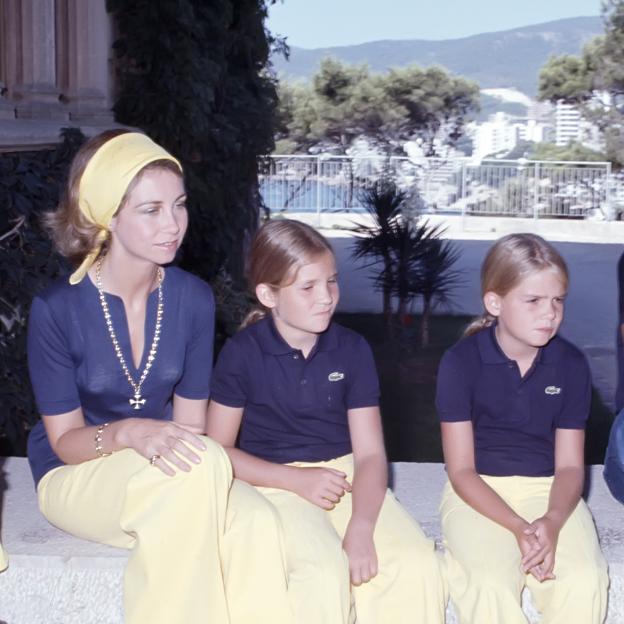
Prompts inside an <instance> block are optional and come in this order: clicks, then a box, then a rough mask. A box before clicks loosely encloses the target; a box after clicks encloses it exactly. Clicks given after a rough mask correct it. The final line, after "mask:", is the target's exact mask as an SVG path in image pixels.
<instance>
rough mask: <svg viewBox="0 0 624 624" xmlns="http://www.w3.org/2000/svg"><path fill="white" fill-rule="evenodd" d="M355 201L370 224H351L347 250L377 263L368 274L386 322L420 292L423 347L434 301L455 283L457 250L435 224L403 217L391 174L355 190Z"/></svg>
mask: <svg viewBox="0 0 624 624" xmlns="http://www.w3.org/2000/svg"><path fill="white" fill-rule="evenodd" d="M360 201H361V203H362V205H363V206H364V207H365V208H366V211H367V212H368V214H369V215H370V216H371V223H370V224H362V225H357V226H355V227H354V228H352V231H353V232H354V233H355V234H356V238H355V240H354V243H353V251H352V254H353V256H354V257H355V258H358V259H361V258H369V259H370V264H369V266H372V267H377V268H376V269H375V271H374V278H373V279H374V283H375V287H376V288H378V289H379V290H381V292H382V294H383V311H384V315H385V317H386V322H387V324H388V325H390V324H391V320H392V316H393V315H394V314H396V316H397V317H398V319H399V321H403V319H404V318H405V316H406V315H407V312H408V308H409V306H410V304H411V302H412V301H413V300H414V299H416V298H418V297H422V303H423V311H422V320H421V328H420V329H421V332H420V338H421V345H422V346H428V344H429V320H430V316H431V314H432V312H433V309H434V307H435V306H436V304H440V303H448V302H449V301H450V299H451V296H452V292H453V290H454V289H455V288H456V286H457V285H458V283H459V277H460V273H459V271H458V270H456V269H455V268H454V265H455V263H456V262H457V260H458V258H459V255H460V252H459V249H458V248H457V246H456V245H455V244H454V243H452V242H451V241H448V240H443V239H442V238H441V237H442V234H443V233H444V230H443V229H442V227H441V226H439V225H430V224H429V223H428V222H427V221H426V220H423V218H422V217H417V218H409V217H408V216H406V210H405V208H406V202H407V201H408V196H407V195H406V193H405V192H403V191H402V190H400V189H399V188H398V187H397V186H396V183H395V182H394V181H393V180H391V179H384V178H382V179H381V180H379V181H377V182H376V183H375V184H374V185H372V186H371V187H369V188H368V189H366V190H365V191H364V192H363V193H362V194H361V197H360ZM393 300H396V302H397V306H396V311H394V310H393Z"/></svg>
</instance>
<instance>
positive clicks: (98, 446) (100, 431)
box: [95, 423, 112, 457]
mask: <svg viewBox="0 0 624 624" xmlns="http://www.w3.org/2000/svg"><path fill="white" fill-rule="evenodd" d="M106 427H108V423H104V424H103V425H100V426H99V427H98V428H97V429H96V431H95V454H96V455H97V456H98V457H108V456H109V455H112V453H105V452H104V447H103V446H102V438H103V437H104V429H106Z"/></svg>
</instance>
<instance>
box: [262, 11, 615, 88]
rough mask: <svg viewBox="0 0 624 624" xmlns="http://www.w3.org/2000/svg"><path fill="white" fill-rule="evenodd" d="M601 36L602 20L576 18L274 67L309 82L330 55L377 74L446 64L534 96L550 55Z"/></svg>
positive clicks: (295, 56) (364, 48)
mask: <svg viewBox="0 0 624 624" xmlns="http://www.w3.org/2000/svg"><path fill="white" fill-rule="evenodd" d="M602 32H603V25H602V19H601V18H600V17H575V18H570V19H563V20H557V21H554V22H546V23H545V24H537V25H535V26H526V27H523V28H514V29H513V30H505V31H501V32H494V33H484V34H481V35H473V36H471V37H464V38H462V39H448V40H445V41H425V40H422V39H417V40H412V41H373V42H370V43H362V44H360V45H353V46H342V47H333V48H317V49H314V50H307V49H304V48H296V47H292V48H291V49H290V60H289V61H285V60H284V58H282V57H281V56H280V57H275V58H274V59H273V62H274V66H275V69H276V70H277V72H278V74H280V75H284V76H285V77H287V78H289V79H297V78H304V79H305V78H309V77H310V76H312V75H313V74H314V73H315V72H316V70H317V69H318V66H319V63H320V61H321V59H323V58H325V57H327V56H331V57H333V58H337V59H340V60H342V61H344V62H347V63H352V64H361V63H366V64H367V65H368V66H369V67H370V68H371V69H372V70H374V71H385V70H387V69H389V68H391V67H403V66H405V65H409V64H411V63H415V64H417V65H421V66H428V65H442V66H443V67H446V68H447V69H448V70H449V71H451V72H452V73H455V74H460V75H462V76H465V77H467V78H472V79H473V80H476V81H477V82H478V83H479V84H480V85H481V87H482V88H492V87H515V88H516V89H518V90H520V91H522V92H523V93H526V94H528V95H535V93H536V92H537V77H538V73H539V70H540V68H541V67H542V66H543V65H544V63H545V62H546V61H547V60H548V58H549V57H550V56H552V55H556V54H578V53H579V52H580V51H581V49H582V47H583V45H584V44H585V43H586V42H587V41H588V40H589V39H591V38H592V37H594V36H596V35H599V34H601V33H602Z"/></svg>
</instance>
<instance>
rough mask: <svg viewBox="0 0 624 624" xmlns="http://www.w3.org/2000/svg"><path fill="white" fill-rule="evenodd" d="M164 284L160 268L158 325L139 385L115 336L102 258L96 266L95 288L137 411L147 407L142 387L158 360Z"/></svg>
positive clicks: (131, 402)
mask: <svg viewBox="0 0 624 624" xmlns="http://www.w3.org/2000/svg"><path fill="white" fill-rule="evenodd" d="M162 282H163V271H162V269H161V268H160V267H159V268H158V308H157V310H156V325H155V326H154V339H153V340H152V346H151V347H150V350H149V355H148V356H147V362H146V363H145V368H144V369H143V372H142V373H141V377H140V378H139V381H138V383H137V382H135V381H134V379H133V378H132V375H131V374H130V371H129V370H128V367H127V366H126V360H125V359H124V356H123V353H122V352H121V348H120V346H119V342H118V341H117V335H116V334H115V328H114V327H113V321H112V319H111V315H110V310H109V309H108V303H107V302H106V297H105V296H104V291H103V290H102V258H100V259H99V260H98V261H97V264H96V265H95V286H96V288H97V290H98V293H99V295H100V304H101V305H102V311H103V312H104V320H105V321H106V327H108V333H109V335H110V337H111V341H112V342H113V347H114V348H115V355H116V356H117V359H118V360H119V363H120V364H121V368H122V369H123V372H124V374H125V376H126V379H127V380H128V382H129V384H130V385H131V386H132V389H133V390H134V398H133V399H128V402H129V403H130V405H132V407H133V408H134V409H135V410H138V409H141V407H143V406H144V405H145V402H146V399H144V398H142V397H141V386H142V385H143V382H144V381H145V378H146V377H147V374H148V373H149V371H150V368H152V363H153V362H154V360H155V359H156V351H157V350H158V342H159V340H160V326H161V323H162V317H163V309H164V305H163V294H162Z"/></svg>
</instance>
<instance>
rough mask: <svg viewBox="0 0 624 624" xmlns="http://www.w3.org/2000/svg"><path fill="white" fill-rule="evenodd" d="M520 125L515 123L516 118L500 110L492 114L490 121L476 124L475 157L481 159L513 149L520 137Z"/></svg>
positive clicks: (474, 136)
mask: <svg viewBox="0 0 624 624" xmlns="http://www.w3.org/2000/svg"><path fill="white" fill-rule="evenodd" d="M519 126H520V124H518V123H514V118H512V117H511V116H510V115H508V114H507V113H503V112H500V111H499V112H497V113H494V115H491V116H490V118H489V119H488V121H485V122H483V123H480V124H475V126H474V129H473V134H472V136H473V142H474V149H473V157H475V158H477V159H481V158H484V157H485V156H488V155H490V154H497V153H500V152H508V151H509V150H511V149H513V148H514V147H515V145H516V143H517V142H518V139H519V134H520V128H519Z"/></svg>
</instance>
